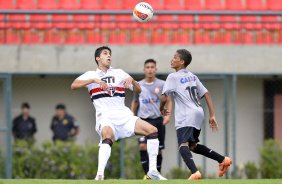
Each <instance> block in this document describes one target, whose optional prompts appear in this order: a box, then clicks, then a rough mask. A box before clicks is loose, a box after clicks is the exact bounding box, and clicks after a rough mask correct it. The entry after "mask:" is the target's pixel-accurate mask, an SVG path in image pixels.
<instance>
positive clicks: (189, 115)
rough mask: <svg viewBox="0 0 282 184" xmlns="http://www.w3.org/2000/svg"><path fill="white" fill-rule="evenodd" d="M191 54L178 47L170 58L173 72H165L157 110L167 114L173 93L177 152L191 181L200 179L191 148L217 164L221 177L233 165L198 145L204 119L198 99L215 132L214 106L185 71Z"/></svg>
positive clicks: (194, 77)
mask: <svg viewBox="0 0 282 184" xmlns="http://www.w3.org/2000/svg"><path fill="white" fill-rule="evenodd" d="M191 61H192V55H191V53H190V52H189V51H187V50H186V49H179V50H177V51H176V53H175V54H174V57H173V58H172V60H171V68H173V69H175V72H174V73H171V74H169V75H168V77H167V79H166V82H165V84H164V88H163V92H162V94H163V95H162V99H161V107H160V111H161V112H162V113H163V114H169V113H170V112H169V111H167V110H166V109H165V108H164V106H165V103H166V99H167V96H173V98H174V101H175V127H176V133H177V139H178V146H179V152H180V154H181V156H182V158H183V160H184V162H185V163H186V165H187V167H188V168H189V169H190V170H191V173H192V175H191V176H190V177H189V179H190V180H197V179H201V173H200V172H199V171H198V169H197V167H196V165H195V163H194V161H193V157H192V154H191V152H190V151H192V152H194V153H197V154H201V155H203V156H206V157H208V158H211V159H213V160H215V161H217V162H218V163H219V171H218V175H219V176H220V177H221V176H223V174H224V173H225V172H226V171H227V169H228V167H229V166H230V165H231V164H232V160H231V159H230V158H229V157H224V156H222V155H220V154H218V153H217V152H215V151H213V150H211V149H210V148H208V147H206V146H204V145H201V144H198V142H199V139H198V137H199V135H200V131H201V125H202V122H203V120H204V111H203V108H202V106H201V104H200V102H199V99H201V98H203V97H204V98H205V100H206V103H207V106H208V109H209V114H210V117H209V124H210V127H211V128H212V130H215V131H217V130H218V125H217V121H216V118H215V113H214V107H213V104H212V100H211V97H210V94H209V92H208V90H207V89H206V88H205V87H204V85H203V84H202V83H201V82H200V80H199V79H198V77H197V76H196V75H194V74H193V73H191V72H190V71H188V70H187V69H186V67H187V66H188V65H189V64H190V63H191Z"/></svg>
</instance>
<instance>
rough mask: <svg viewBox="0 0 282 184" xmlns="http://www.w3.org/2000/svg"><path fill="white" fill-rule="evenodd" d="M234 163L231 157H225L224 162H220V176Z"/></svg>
mask: <svg viewBox="0 0 282 184" xmlns="http://www.w3.org/2000/svg"><path fill="white" fill-rule="evenodd" d="M231 164H232V160H231V158H229V157H225V158H224V160H223V162H222V163H219V164H218V167H219V169H218V176H219V177H222V176H223V175H224V173H226V171H227V169H228V167H229V166H230V165H231Z"/></svg>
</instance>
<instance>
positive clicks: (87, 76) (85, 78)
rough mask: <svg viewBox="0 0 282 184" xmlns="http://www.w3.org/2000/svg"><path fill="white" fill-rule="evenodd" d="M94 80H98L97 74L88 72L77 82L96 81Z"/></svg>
mask: <svg viewBox="0 0 282 184" xmlns="http://www.w3.org/2000/svg"><path fill="white" fill-rule="evenodd" d="M94 78H98V77H97V76H96V73H95V72H93V71H88V72H85V73H84V74H82V75H80V76H79V77H78V78H77V80H89V79H94Z"/></svg>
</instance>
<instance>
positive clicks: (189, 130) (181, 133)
mask: <svg viewBox="0 0 282 184" xmlns="http://www.w3.org/2000/svg"><path fill="white" fill-rule="evenodd" d="M200 132H201V130H198V129H196V128H194V127H182V128H179V129H177V130H176V134H177V141H178V146H180V144H182V143H186V142H191V143H197V142H199V141H200V140H199V135H200Z"/></svg>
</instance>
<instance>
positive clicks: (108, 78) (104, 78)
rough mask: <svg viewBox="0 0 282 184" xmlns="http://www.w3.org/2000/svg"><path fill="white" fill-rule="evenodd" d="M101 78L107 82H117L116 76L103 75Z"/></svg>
mask: <svg viewBox="0 0 282 184" xmlns="http://www.w3.org/2000/svg"><path fill="white" fill-rule="evenodd" d="M101 80H102V81H104V82H105V83H107V84H109V83H115V77H114V76H109V77H103V78H101Z"/></svg>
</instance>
